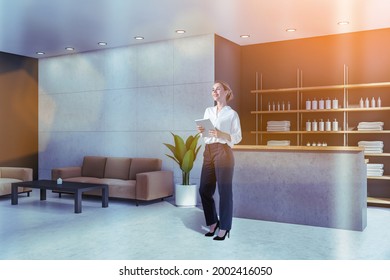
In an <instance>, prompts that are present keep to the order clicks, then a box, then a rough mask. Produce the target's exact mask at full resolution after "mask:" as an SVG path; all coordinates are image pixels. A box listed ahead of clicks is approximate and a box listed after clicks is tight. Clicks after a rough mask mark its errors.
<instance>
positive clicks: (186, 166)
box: [181, 150, 195, 173]
mask: <svg viewBox="0 0 390 280" xmlns="http://www.w3.org/2000/svg"><path fill="white" fill-rule="evenodd" d="M194 158H195V154H194V151H192V150H188V151H187V152H186V153H185V155H184V158H183V161H182V163H181V170H183V171H184V172H186V173H189V172H190V171H191V169H192V167H193V166H194Z"/></svg>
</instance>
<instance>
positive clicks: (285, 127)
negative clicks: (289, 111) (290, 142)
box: [267, 121, 290, 131]
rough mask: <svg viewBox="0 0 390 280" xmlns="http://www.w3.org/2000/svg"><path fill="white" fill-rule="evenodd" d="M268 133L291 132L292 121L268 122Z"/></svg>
mask: <svg viewBox="0 0 390 280" xmlns="http://www.w3.org/2000/svg"><path fill="white" fill-rule="evenodd" d="M267 131H290V121H268V122H267Z"/></svg>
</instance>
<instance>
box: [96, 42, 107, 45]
mask: <svg viewBox="0 0 390 280" xmlns="http://www.w3.org/2000/svg"><path fill="white" fill-rule="evenodd" d="M98 45H99V46H107V43H106V42H99V43H98Z"/></svg>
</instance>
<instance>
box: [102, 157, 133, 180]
mask: <svg viewBox="0 0 390 280" xmlns="http://www.w3.org/2000/svg"><path fill="white" fill-rule="evenodd" d="M130 163H131V158H122V157H108V158H107V161H106V168H105V170H104V178H112V179H122V180H128V179H129V172H130Z"/></svg>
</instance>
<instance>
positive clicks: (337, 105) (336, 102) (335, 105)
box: [332, 98, 339, 109]
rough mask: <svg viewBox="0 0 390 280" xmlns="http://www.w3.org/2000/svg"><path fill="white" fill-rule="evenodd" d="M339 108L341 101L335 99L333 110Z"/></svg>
mask: <svg viewBox="0 0 390 280" xmlns="http://www.w3.org/2000/svg"><path fill="white" fill-rule="evenodd" d="M338 108H339V101H338V100H337V98H335V99H333V102H332V109H338Z"/></svg>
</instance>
